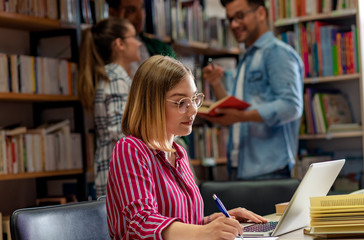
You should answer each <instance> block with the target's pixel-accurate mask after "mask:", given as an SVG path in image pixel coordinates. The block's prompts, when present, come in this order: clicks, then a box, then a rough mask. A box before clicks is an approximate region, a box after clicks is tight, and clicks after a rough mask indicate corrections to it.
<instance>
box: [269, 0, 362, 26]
mask: <svg viewBox="0 0 364 240" xmlns="http://www.w3.org/2000/svg"><path fill="white" fill-rule="evenodd" d="M270 4H271V8H272V11H271V13H272V19H273V21H276V20H277V19H285V18H295V17H300V16H309V15H317V14H320V13H331V12H333V11H342V10H345V9H356V7H357V6H356V1H355V0H322V1H316V0H271V1H270Z"/></svg>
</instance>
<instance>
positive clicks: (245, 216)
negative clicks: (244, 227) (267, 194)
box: [228, 207, 268, 223]
mask: <svg viewBox="0 0 364 240" xmlns="http://www.w3.org/2000/svg"><path fill="white" fill-rule="evenodd" d="M228 212H229V214H230V216H232V217H235V218H236V220H238V221H239V222H247V221H249V220H250V221H253V222H255V223H262V222H264V223H265V222H268V219H266V218H264V217H262V216H260V215H258V214H256V213H253V212H252V211H249V210H247V209H245V208H241V207H239V208H234V209H231V210H229V211H228Z"/></svg>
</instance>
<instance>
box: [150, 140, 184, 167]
mask: <svg viewBox="0 0 364 240" xmlns="http://www.w3.org/2000/svg"><path fill="white" fill-rule="evenodd" d="M173 148H174V149H175V150H176V152H175V153H176V163H177V162H179V161H180V159H182V156H183V153H182V150H181V149H180V148H181V146H179V145H178V144H177V143H175V142H173ZM153 153H154V156H161V157H163V158H165V157H166V156H165V154H164V152H163V151H161V150H159V149H154V150H153Z"/></svg>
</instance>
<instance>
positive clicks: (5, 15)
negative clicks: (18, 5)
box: [0, 12, 76, 31]
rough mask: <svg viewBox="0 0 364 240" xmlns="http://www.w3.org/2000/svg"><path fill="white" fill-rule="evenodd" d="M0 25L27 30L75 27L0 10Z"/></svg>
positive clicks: (56, 21)
mask: <svg viewBox="0 0 364 240" xmlns="http://www.w3.org/2000/svg"><path fill="white" fill-rule="evenodd" d="M0 27H4V28H12V29H19V30H28V31H45V30H55V29H62V28H76V26H75V24H71V23H65V22H61V21H59V20H53V19H48V18H41V17H34V16H29V15H22V14H17V13H9V12H0Z"/></svg>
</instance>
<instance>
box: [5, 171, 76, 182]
mask: <svg viewBox="0 0 364 240" xmlns="http://www.w3.org/2000/svg"><path fill="white" fill-rule="evenodd" d="M82 173H83V170H82V169H80V170H64V171H49V172H34V173H19V174H0V181H4V180H19V179H29V178H42V177H53V176H64V175H78V174H82Z"/></svg>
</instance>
